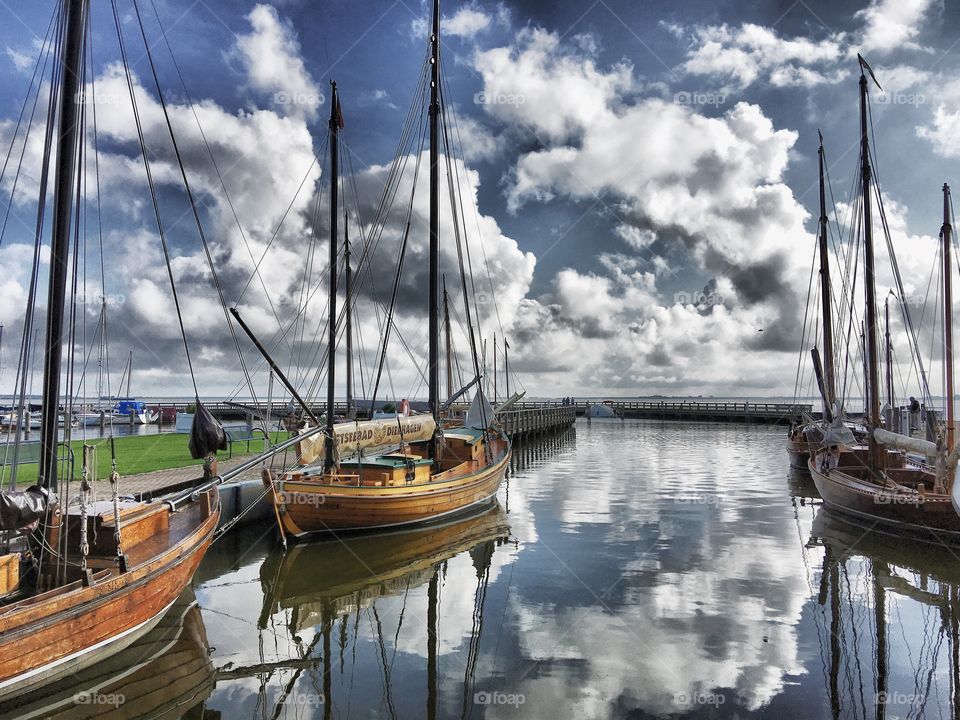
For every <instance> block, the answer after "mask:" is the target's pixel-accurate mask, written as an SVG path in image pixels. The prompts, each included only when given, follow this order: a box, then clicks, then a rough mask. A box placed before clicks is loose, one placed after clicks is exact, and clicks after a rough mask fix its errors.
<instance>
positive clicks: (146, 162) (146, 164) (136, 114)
mask: <svg viewBox="0 0 960 720" xmlns="http://www.w3.org/2000/svg"><path fill="white" fill-rule="evenodd" d="M110 6H111V8H112V9H113V19H114V24H115V25H116V29H117V41H118V44H119V46H120V57H121V60H122V62H123V71H124V75H125V76H126V80H127V89H128V90H129V93H130V103H131V105H132V107H133V119H134V122H135V124H136V128H137V139H138V141H139V145H140V152H141V154H142V156H143V168H144V172H145V173H146V176H147V186H148V187H149V189H150V199H151V202H152V204H153V211H154V215H155V216H156V222H157V232H158V233H159V235H160V245H161V247H162V249H163V258H164V262H165V264H166V269H167V277H168V278H169V280H170V290H171V293H172V295H173V304H174V308H175V310H176V313H177V324H178V325H179V327H180V337H181V339H182V340H183V350H184V354H185V355H186V358H187V368H188V370H189V371H190V382H191V383H192V384H193V393H194V397H195V398H196V399H197V402H198V403H199V401H200V391H199V390H198V389H197V378H196V374H195V373H194V371H193V360H192V359H191V357H190V344H189V343H188V341H187V331H186V328H185V327H184V324H183V313H182V311H181V308H180V296H179V294H178V293H177V283H176V280H175V279H174V277H173V266H172V264H171V258H170V248H169V247H168V244H167V237H166V232H165V230H164V228H163V221H162V219H161V216H160V204H159V198H158V196H157V188H156V185H155V184H154V180H153V173H152V171H151V170H150V159H149V154H148V153H147V145H146V140H145V138H144V133H143V124H142V122H141V120H140V111H139V109H138V107H137V98H136V91H135V87H134V83H133V78H132V76H131V73H130V65H129V62H128V59H127V51H126V46H125V44H124V40H123V30H122V28H121V23H120V14H119V12H118V10H117V2H116V0H110Z"/></svg>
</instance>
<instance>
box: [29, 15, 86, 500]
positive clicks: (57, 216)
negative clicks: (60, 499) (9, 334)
mask: <svg viewBox="0 0 960 720" xmlns="http://www.w3.org/2000/svg"><path fill="white" fill-rule="evenodd" d="M63 14H64V23H65V27H66V32H65V33H64V40H63V43H64V45H63V71H62V72H61V79H60V113H59V115H60V118H59V128H58V135H57V169H56V189H55V191H54V197H53V234H52V237H51V241H50V285H49V288H48V292H47V347H46V352H45V353H44V356H43V406H42V414H41V422H42V426H41V429H40V484H41V485H42V486H43V487H45V488H48V489H50V490H51V491H56V489H57V415H58V414H59V413H58V410H59V407H58V402H59V399H60V360H61V356H62V351H63V350H62V349H63V309H64V301H65V299H66V287H67V260H68V255H69V252H70V216H71V214H72V212H71V211H72V207H73V196H74V193H75V191H76V187H75V185H74V183H75V175H76V160H77V143H78V140H79V137H80V128H79V127H78V115H79V108H80V97H79V94H80V91H81V81H82V79H81V77H80V66H81V62H82V59H83V54H84V49H83V48H84V39H85V34H86V21H87V18H86V14H87V3H86V0H63Z"/></svg>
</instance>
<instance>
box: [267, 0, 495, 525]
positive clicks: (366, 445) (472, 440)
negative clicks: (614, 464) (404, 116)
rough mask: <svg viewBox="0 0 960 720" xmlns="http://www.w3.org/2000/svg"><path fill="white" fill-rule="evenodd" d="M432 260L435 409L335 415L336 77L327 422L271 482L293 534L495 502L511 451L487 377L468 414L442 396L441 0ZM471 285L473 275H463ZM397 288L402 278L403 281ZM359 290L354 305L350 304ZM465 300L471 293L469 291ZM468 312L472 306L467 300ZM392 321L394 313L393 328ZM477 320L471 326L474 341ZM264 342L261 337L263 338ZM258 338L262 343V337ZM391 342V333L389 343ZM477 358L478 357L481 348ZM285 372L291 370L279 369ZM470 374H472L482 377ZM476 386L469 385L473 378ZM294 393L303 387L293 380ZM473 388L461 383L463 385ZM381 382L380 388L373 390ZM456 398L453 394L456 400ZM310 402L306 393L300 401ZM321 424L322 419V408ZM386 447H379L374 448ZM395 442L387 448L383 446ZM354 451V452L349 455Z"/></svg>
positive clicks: (434, 44) (436, 25)
mask: <svg viewBox="0 0 960 720" xmlns="http://www.w3.org/2000/svg"><path fill="white" fill-rule="evenodd" d="M428 62H429V63H430V81H431V82H430V110H429V115H430V118H429V123H430V124H429V135H430V262H429V275H430V278H429V349H428V350H429V351H428V376H429V378H428V380H429V382H428V384H429V406H430V414H424V415H410V416H398V417H397V418H395V419H386V420H370V421H366V422H347V423H340V424H336V425H335V424H334V388H335V384H334V381H335V373H334V369H335V365H336V362H335V361H336V355H335V353H336V318H337V287H336V283H337V280H336V278H337V249H338V248H337V244H338V236H337V220H338V210H337V203H338V174H339V167H338V138H339V131H340V129H341V128H342V127H343V116H342V113H341V111H340V99H339V95H338V93H337V89H336V85H335V84H334V85H333V102H332V103H331V113H330V122H329V132H330V170H331V183H330V268H331V269H330V299H329V307H330V321H329V339H328V358H327V412H326V431H325V434H324V436H323V439H322V440H321V439H320V438H319V437H317V438H312V439H305V440H304V441H303V442H302V443H301V444H300V463H301V466H300V467H298V468H297V469H295V470H293V471H290V472H287V473H285V474H284V475H283V476H282V477H280V478H278V479H277V480H276V481H275V480H274V479H273V478H272V477H271V476H270V474H269V473H267V472H265V473H264V483H265V484H266V486H267V487H268V488H269V490H270V493H269V495H270V497H271V498H272V501H273V503H274V506H275V508H276V516H277V519H278V522H279V523H280V525H281V528H282V531H283V532H284V533H285V534H288V535H292V536H294V537H302V536H304V535H307V534H309V533H312V532H324V531H329V530H353V529H367V528H384V527H393V526H397V525H405V524H409V523H417V522H423V521H427V520H433V519H436V518H439V517H443V516H447V515H450V514H453V513H457V512H462V511H464V510H466V509H468V508H471V507H474V506H476V505H479V504H482V503H488V502H490V501H491V500H492V499H493V498H494V496H495V495H496V492H497V489H498V488H499V486H500V483H501V481H502V479H503V477H504V474H505V472H506V469H507V466H508V463H509V460H510V441H509V440H508V438H507V437H506V435H505V434H504V433H503V432H502V430H501V429H500V428H498V427H497V426H496V424H495V422H494V412H493V409H492V407H491V406H490V405H489V403H488V402H487V401H486V399H485V398H484V397H483V393H482V392H481V390H480V386H481V385H480V382H479V380H480V378H479V374H480V373H479V370H477V375H478V377H477V378H476V379H475V380H474V381H473V383H476V384H477V389H476V394H475V397H474V400H473V406H472V408H471V411H470V412H469V413H467V417H466V418H465V420H464V421H463V422H462V424H459V425H457V424H455V423H454V422H453V421H452V420H448V419H445V418H444V416H443V412H442V408H441V402H440V352H439V345H440V312H441V311H440V267H439V265H440V244H439V243H440V237H439V228H440V208H439V164H440V157H439V150H440V139H439V137H438V130H439V122H440V119H441V114H442V112H443V108H442V106H441V92H440V67H439V66H440V7H439V0H435V2H434V7H433V31H432V34H431V36H430V57H429V60H428ZM464 289H466V284H465V283H464ZM395 294H396V288H395ZM351 300H352V299H350V298H348V301H347V310H348V312H349V310H350V304H351ZM464 302H465V303H467V299H466V293H465V297H464ZM467 315H468V316H469V306H467ZM389 326H390V321H389V320H388V322H387V328H388V332H389ZM472 340H473V338H472V330H471V341H472ZM254 341H255V342H256V340H255V339H254ZM258 346H259V344H258ZM385 350H386V343H385V342H384V352H385ZM473 350H474V362H475V364H476V350H475V347H473ZM278 377H280V378H281V379H282V377H283V376H282V374H278ZM473 383H471V384H473ZM468 387H469V385H468ZM288 389H289V390H290V391H291V393H293V394H294V396H295V397H297V396H296V392H295V390H294V389H293V388H292V387H289V386H288ZM464 391H465V389H464V390H461V391H460V393H461V394H462V393H463V392H464ZM375 395H376V391H374V396H375ZM451 400H452V398H448V401H447V403H448V404H449V403H450V401H451ZM301 404H303V403H301ZM313 421H314V423H315V424H316V419H315V418H313ZM376 448H379V449H380V450H381V451H380V452H376V453H375V454H371V455H365V454H364V453H366V452H368V451H373V450H374V449H376ZM384 448H386V451H383V450H384ZM351 455H352V456H353V457H352V458H349V459H347V458H348V456H351Z"/></svg>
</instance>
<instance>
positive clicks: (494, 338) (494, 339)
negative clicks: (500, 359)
mask: <svg viewBox="0 0 960 720" xmlns="http://www.w3.org/2000/svg"><path fill="white" fill-rule="evenodd" d="M493 401H494V402H496V401H497V335H496V333H494V335H493Z"/></svg>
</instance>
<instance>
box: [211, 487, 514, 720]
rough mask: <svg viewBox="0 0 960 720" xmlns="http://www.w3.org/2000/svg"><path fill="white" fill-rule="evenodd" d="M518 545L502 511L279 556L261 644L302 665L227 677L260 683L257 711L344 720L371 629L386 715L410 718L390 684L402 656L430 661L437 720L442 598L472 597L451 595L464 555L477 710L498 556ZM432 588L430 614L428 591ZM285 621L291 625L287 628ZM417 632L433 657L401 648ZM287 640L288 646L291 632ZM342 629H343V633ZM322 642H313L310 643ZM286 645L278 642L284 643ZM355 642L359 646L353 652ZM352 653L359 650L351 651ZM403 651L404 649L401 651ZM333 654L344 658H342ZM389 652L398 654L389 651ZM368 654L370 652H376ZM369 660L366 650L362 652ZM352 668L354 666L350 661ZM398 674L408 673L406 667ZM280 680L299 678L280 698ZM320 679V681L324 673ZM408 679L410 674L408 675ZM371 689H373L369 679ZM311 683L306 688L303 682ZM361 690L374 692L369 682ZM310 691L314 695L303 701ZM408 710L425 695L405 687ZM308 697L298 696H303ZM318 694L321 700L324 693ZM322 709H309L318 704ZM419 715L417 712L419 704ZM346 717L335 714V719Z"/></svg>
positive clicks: (431, 708)
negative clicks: (361, 643) (483, 636)
mask: <svg viewBox="0 0 960 720" xmlns="http://www.w3.org/2000/svg"><path fill="white" fill-rule="evenodd" d="M508 536H509V527H508V525H507V522H506V515H505V514H504V512H503V510H502V509H501V507H500V504H499V502H495V504H494V505H493V506H489V505H488V506H487V507H486V508H485V509H482V510H480V511H479V513H478V512H474V513H471V514H470V515H467V516H461V517H460V518H455V519H452V520H449V521H447V522H444V523H442V524H433V525H428V526H423V527H419V528H416V529H411V530H405V531H400V532H394V533H377V534H369V535H363V536H352V537H350V538H349V539H348V540H340V539H331V540H326V541H323V542H313V543H304V544H299V545H296V546H294V547H292V548H291V549H290V550H288V551H287V552H279V551H275V552H271V553H270V554H269V555H267V557H266V558H265V560H264V562H263V564H262V565H261V567H260V582H261V585H262V589H263V607H262V610H261V613H260V618H259V620H258V623H257V624H258V626H259V629H260V631H261V642H269V643H275V642H281V644H283V643H284V642H292V643H294V644H295V645H296V646H297V648H298V651H297V655H298V656H299V658H300V661H299V662H297V661H296V659H295V660H294V661H293V662H290V661H280V662H278V663H273V664H271V663H264V664H261V665H257V666H254V667H250V668H246V669H242V668H237V669H233V670H231V671H229V672H227V673H225V674H224V677H233V678H241V677H243V676H246V677H252V676H258V677H260V678H261V684H260V691H259V692H260V698H259V701H258V703H257V704H258V706H263V707H268V708H269V707H273V708H274V711H275V712H277V713H279V712H280V711H281V709H282V706H283V705H284V704H287V703H289V704H290V705H298V706H301V707H300V709H303V708H302V706H304V705H310V704H313V705H315V708H314V712H315V714H316V715H318V716H319V715H320V706H321V705H322V707H323V711H322V712H323V716H324V717H332V716H333V715H334V714H336V715H338V716H339V715H341V714H343V712H344V710H343V708H345V707H346V706H347V704H348V703H349V696H350V694H352V691H353V688H354V682H355V678H354V677H353V675H352V673H353V670H355V669H356V668H355V666H354V667H353V670H350V669H348V670H347V671H346V672H347V674H346V675H345V674H344V667H345V663H350V664H353V663H355V662H356V660H357V652H358V649H357V642H358V640H359V639H360V635H361V634H362V633H363V632H364V631H365V630H366V629H367V628H369V629H370V630H371V636H372V639H373V640H374V643H375V644H374V648H373V650H374V653H375V654H376V655H377V656H378V664H379V669H380V675H381V676H380V677H379V678H377V681H382V686H381V689H380V692H381V693H382V695H383V703H385V705H384V707H383V710H384V713H385V715H386V716H388V717H402V716H404V713H403V712H398V710H397V702H398V701H397V698H395V697H394V683H393V679H392V677H391V674H392V670H393V668H394V660H395V658H396V654H397V653H398V651H399V652H417V653H418V654H419V652H420V651H425V655H426V658H427V663H426V678H425V684H424V687H423V692H424V696H425V700H423V701H422V703H421V704H420V708H422V709H421V711H420V712H421V713H422V714H423V715H424V716H425V717H437V714H438V705H439V695H440V688H439V660H438V658H439V653H440V649H439V644H440V635H439V624H440V615H441V614H442V609H441V603H440V600H441V590H444V592H445V594H453V595H455V597H445V602H446V603H452V604H453V605H454V607H456V606H458V605H459V603H460V601H461V600H463V598H464V597H466V593H467V588H465V587H463V586H462V585H460V586H451V585H450V584H449V583H448V582H446V581H447V580H448V579H449V578H448V568H447V562H448V561H449V560H451V559H452V558H454V557H456V556H460V555H468V556H469V560H470V562H471V563H472V565H473V568H474V570H475V586H474V587H473V588H471V589H470V591H469V594H472V595H473V602H474V610H473V618H474V625H473V628H472V630H471V632H470V634H469V641H468V644H469V649H468V653H467V663H466V668H465V671H464V690H463V693H464V694H463V697H464V698H465V700H464V702H468V703H469V704H471V705H472V703H473V690H472V689H471V688H472V678H473V676H474V673H475V671H476V663H477V658H478V657H479V642H480V632H481V627H482V617H483V604H484V600H485V597H486V588H487V584H488V581H489V578H490V568H491V561H492V559H493V555H494V552H495V550H496V548H497V547H498V546H499V545H501V544H503V543H505V542H506V541H507V539H508ZM424 586H426V603H425V605H426V607H425V608H424V607H423V605H424V603H423V602H422V598H421V597H419V596H420V595H421V594H422V593H421V590H422V588H423V587H424ZM395 613H399V615H398V617H396V619H395V622H396V633H395V634H393V633H390V634H389V635H390V637H389V638H388V639H385V637H384V635H385V632H384V625H385V624H387V620H386V616H387V615H389V616H390V618H391V621H392V620H393V616H394V614H395ZM278 614H279V616H280V617H282V618H283V619H282V620H280V621H279V622H278V620H277V617H278ZM405 623H406V624H408V625H409V626H412V630H413V631H414V632H416V630H418V629H423V628H424V626H425V645H426V647H425V648H420V649H414V648H410V649H408V648H407V647H402V648H401V647H399V646H398V641H399V640H400V629H401V627H403V626H404V624H405ZM284 626H285V628H286V633H287V637H286V638H282V635H283V627H284ZM335 626H338V627H335ZM311 631H314V632H313V637H312V639H310V640H309V641H308V640H307V639H306V637H303V636H305V635H306V634H307V633H309V632H311ZM278 638H279V639H278ZM348 638H352V640H351V641H350V642H349V643H348ZM348 644H349V645H350V647H348ZM400 644H401V645H403V642H402V641H401V643H400ZM334 645H337V648H336V649H334V647H333V646H334ZM388 647H390V648H391V649H390V650H388ZM367 649H369V648H367ZM361 652H363V650H362V649H361ZM347 658H350V659H349V660H348V659H347ZM397 664H398V665H399V664H400V663H397ZM335 665H337V666H338V667H339V679H340V681H341V684H343V682H344V679H345V678H346V682H347V683H348V685H349V687H345V688H342V689H343V691H344V692H343V693H341V692H340V689H341V688H337V689H334V687H333V675H334V666H335ZM274 670H281V671H282V670H291V671H292V674H291V675H290V676H289V677H287V678H285V682H284V683H283V685H282V690H281V692H280V694H279V696H276V695H275V694H273V693H271V692H270V688H268V685H267V682H266V680H265V678H268V677H269V676H270V675H272V672H273V671H274ZM317 671H319V677H318V672H317ZM404 671H406V668H404ZM367 680H369V679H367ZM301 681H302V682H301ZM356 683H357V684H358V685H361V686H364V687H365V686H366V681H365V680H360V679H356ZM308 686H309V687H310V689H311V691H312V692H313V694H312V695H309V694H306V695H305V694H304V691H303V688H304V687H308ZM403 687H404V692H403V695H404V696H405V701H408V700H410V696H411V695H416V694H417V691H416V690H415V688H416V687H417V686H416V684H415V682H411V681H410V680H409V678H405V681H404V683H403ZM298 688H299V689H298ZM317 690H319V692H317ZM311 697H312V698H314V702H313V703H310V702H308V701H309V700H310V698H311ZM412 705H413V706H414V707H415V706H416V702H413V703H412ZM335 708H337V710H336V713H335V712H334V709H335Z"/></svg>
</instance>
